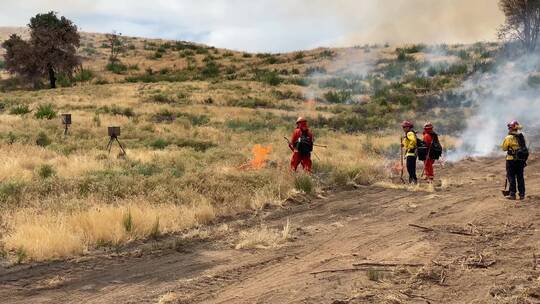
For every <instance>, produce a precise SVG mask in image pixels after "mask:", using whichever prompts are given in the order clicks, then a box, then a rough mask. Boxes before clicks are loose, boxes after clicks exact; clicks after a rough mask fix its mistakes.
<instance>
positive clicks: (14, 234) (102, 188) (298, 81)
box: [0, 31, 497, 262]
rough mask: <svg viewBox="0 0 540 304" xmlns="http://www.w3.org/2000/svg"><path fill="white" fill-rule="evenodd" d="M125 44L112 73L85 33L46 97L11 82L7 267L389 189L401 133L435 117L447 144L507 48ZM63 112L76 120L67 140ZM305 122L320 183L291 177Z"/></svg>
mask: <svg viewBox="0 0 540 304" xmlns="http://www.w3.org/2000/svg"><path fill="white" fill-rule="evenodd" d="M0 38H1V40H4V39H6V38H7V35H6V33H3V32H1V31H0ZM122 39H123V44H124V45H125V49H124V50H123V51H122V52H121V53H120V54H118V57H117V58H116V59H115V65H114V67H111V65H110V64H111V63H110V62H109V61H110V60H109V48H108V46H107V43H108V40H107V37H105V35H100V34H87V33H82V37H81V47H80V48H79V49H78V54H79V55H80V56H82V57H83V68H81V69H80V70H79V71H77V72H76V73H75V74H74V75H72V76H70V75H66V77H64V78H62V79H61V81H60V80H59V81H58V85H59V86H61V88H58V89H55V90H33V85H34V84H27V83H25V82H24V81H22V80H20V79H18V78H17V77H15V76H12V75H8V74H7V72H6V71H4V70H1V68H0V90H1V92H0V109H1V113H0V141H1V144H0V154H1V155H2V162H1V163H0V214H1V216H0V232H1V233H0V235H2V239H1V240H0V242H1V243H0V244H1V245H0V250H1V251H2V253H3V254H1V255H0V256H4V257H5V258H6V259H10V260H12V261H18V262H26V261H32V260H37V261H39V260H49V259H56V258H65V257H69V256H74V255H81V254H85V253H87V252H90V251H95V250H100V249H103V248H117V247H118V246H122V245H124V244H126V243H129V242H131V241H133V240H140V239H148V238H159V237H160V236H161V235H163V234H168V233H175V232H180V231H183V230H185V229H188V228H192V227H197V226H201V225H205V224H208V223H211V222H213V221H217V220H218V219H219V217H222V216H229V215H235V214H238V213H242V212H248V211H251V210H259V209H262V208H264V207H266V206H269V205H281V204H283V203H284V202H285V201H286V200H287V199H291V198H292V199H294V197H296V196H305V197H308V198H309V197H314V196H315V195H317V194H318V193H321V192H322V191H328V190H332V189H338V188H347V187H355V186H357V185H369V184H374V183H376V182H381V181H383V180H387V179H388V177H389V174H390V173H389V170H388V169H387V168H388V167H389V166H390V163H389V162H390V161H389V160H393V161H395V159H397V157H398V155H399V146H396V143H397V136H398V133H397V132H396V131H395V130H392V129H391V128H390V127H391V126H393V125H395V123H396V122H397V121H399V120H401V119H403V118H405V117H406V118H408V119H413V120H418V121H420V122H423V120H424V119H426V118H428V117H429V118H433V122H434V124H435V125H436V128H437V129H438V131H440V132H442V133H446V134H451V133H452V132H456V131H458V130H459V129H460V128H462V127H463V126H462V125H460V119H459V117H460V115H466V113H463V110H462V109H460V110H458V109H456V105H457V103H458V101H460V98H458V97H456V96H454V95H452V94H453V93H451V89H453V88H456V87H457V86H459V84H460V83H461V81H462V80H463V79H464V78H465V77H466V76H467V75H469V74H470V73H472V72H473V71H474V70H475V69H479V68H488V66H489V62H490V61H491V60H492V59H490V58H491V57H490V55H486V53H489V54H491V53H490V52H494V51H496V49H497V45H488V44H476V45H467V46H466V45H455V46H438V47H430V46H424V45H412V46H404V47H400V48H396V47H391V46H384V47H383V46H363V47H354V48H349V49H335V50H330V49H315V50H308V51H302V52H295V53H287V54H247V53H241V52H235V51H229V50H223V49H217V48H213V47H208V46H203V45H197V44H192V43H188V42H183V41H162V40H146V39H141V38H132V37H122ZM439 50H442V51H440V52H439ZM437 52H438V53H437ZM433 54H438V55H433ZM350 58H358V59H359V60H364V58H365V62H367V64H368V65H369V66H370V68H369V69H367V70H365V71H364V72H361V73H360V72H358V73H355V71H350V70H344V69H343V67H342V65H341V62H342V61H344V60H350ZM62 113H71V114H72V120H73V124H72V125H71V126H70V128H69V132H68V135H67V136H65V135H64V134H63V126H62V125H61V119H60V114H62ZM299 115H302V116H305V117H307V119H308V121H309V124H310V126H311V128H312V129H313V131H314V133H315V137H316V141H317V143H319V144H324V145H328V148H327V149H324V148H317V147H316V148H315V149H316V150H315V154H316V155H313V160H314V174H313V175H312V176H307V175H303V174H302V173H296V174H293V173H291V172H289V167H288V163H289V158H290V151H289V148H288V146H287V145H286V143H285V141H284V139H283V136H290V134H291V132H292V130H293V128H294V122H295V120H296V117H297V116H299ZM440 118H446V119H445V120H444V121H443V120H442V119H440ZM108 126H120V127H121V136H120V137H119V139H120V141H121V142H122V144H123V145H124V146H125V148H126V152H127V153H126V155H123V154H121V153H120V151H119V149H118V147H117V145H116V144H115V145H114V146H113V149H112V151H111V152H110V153H109V152H108V151H107V150H106V149H105V147H106V145H107V142H108V140H109V138H108V137H107V127H108ZM397 131H399V130H397ZM256 144H260V145H264V146H268V145H270V146H272V150H271V153H270V154H269V155H268V158H267V159H266V160H265V166H264V167H262V168H260V169H259V168H254V167H253V166H251V165H250V161H251V160H252V159H253V158H254V155H253V154H252V148H253V146H254V145H256ZM287 229H288V228H287ZM284 230H285V229H284ZM270 232H271V233H269V231H267V230H266V228H265V227H262V228H261V229H260V231H259V230H256V231H255V230H254V231H252V232H249V233H247V234H245V235H243V240H242V242H241V243H240V244H238V247H239V248H251V247H258V246H263V247H268V246H269V247H272V246H276V244H279V243H280V242H282V241H284V240H285V239H286V238H287V235H286V233H285V232H281V231H273V230H272V231H270ZM268 235H271V237H270V238H269V239H265V237H268ZM262 236H264V237H262Z"/></svg>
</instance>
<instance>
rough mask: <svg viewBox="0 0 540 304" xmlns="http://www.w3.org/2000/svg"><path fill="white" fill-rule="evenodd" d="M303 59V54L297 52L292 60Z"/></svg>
mask: <svg viewBox="0 0 540 304" xmlns="http://www.w3.org/2000/svg"><path fill="white" fill-rule="evenodd" d="M304 57H306V55H305V54H304V52H297V53H295V54H294V60H300V59H304Z"/></svg>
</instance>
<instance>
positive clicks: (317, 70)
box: [305, 66, 326, 76]
mask: <svg viewBox="0 0 540 304" xmlns="http://www.w3.org/2000/svg"><path fill="white" fill-rule="evenodd" d="M305 74H306V75H308V76H309V75H312V74H326V69H325V68H324V67H320V66H315V67H308V68H307V69H306V71H305Z"/></svg>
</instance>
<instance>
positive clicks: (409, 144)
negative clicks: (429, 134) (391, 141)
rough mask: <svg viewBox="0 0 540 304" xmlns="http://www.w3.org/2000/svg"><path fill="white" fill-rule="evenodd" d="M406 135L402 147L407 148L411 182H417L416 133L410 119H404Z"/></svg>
mask: <svg viewBox="0 0 540 304" xmlns="http://www.w3.org/2000/svg"><path fill="white" fill-rule="evenodd" d="M401 127H402V128H403V132H404V133H405V136H404V137H403V140H402V142H401V148H402V149H405V158H406V160H407V173H409V184H417V183H418V178H417V177H416V147H417V141H416V133H415V132H414V131H413V128H414V125H413V124H412V123H411V122H410V121H407V120H406V121H404V122H403V123H402V124H401Z"/></svg>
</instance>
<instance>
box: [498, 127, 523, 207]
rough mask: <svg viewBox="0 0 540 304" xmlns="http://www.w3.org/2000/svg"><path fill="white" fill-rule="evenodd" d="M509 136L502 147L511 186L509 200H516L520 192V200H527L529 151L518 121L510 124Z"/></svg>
mask: <svg viewBox="0 0 540 304" xmlns="http://www.w3.org/2000/svg"><path fill="white" fill-rule="evenodd" d="M507 126H508V135H507V136H506V137H505V138H504V141H503V143H502V145H501V148H502V150H503V151H506V178H507V180H508V184H509V185H510V188H509V192H508V196H506V198H507V199H510V200H515V199H516V193H517V191H516V190H518V191H519V199H520V200H523V199H525V177H524V171H525V167H526V166H527V159H528V158H529V151H528V149H527V144H526V142H525V136H524V135H523V133H521V132H520V130H521V129H522V127H521V125H520V124H519V122H518V121H517V120H513V121H511V122H510V123H508V125H507Z"/></svg>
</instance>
